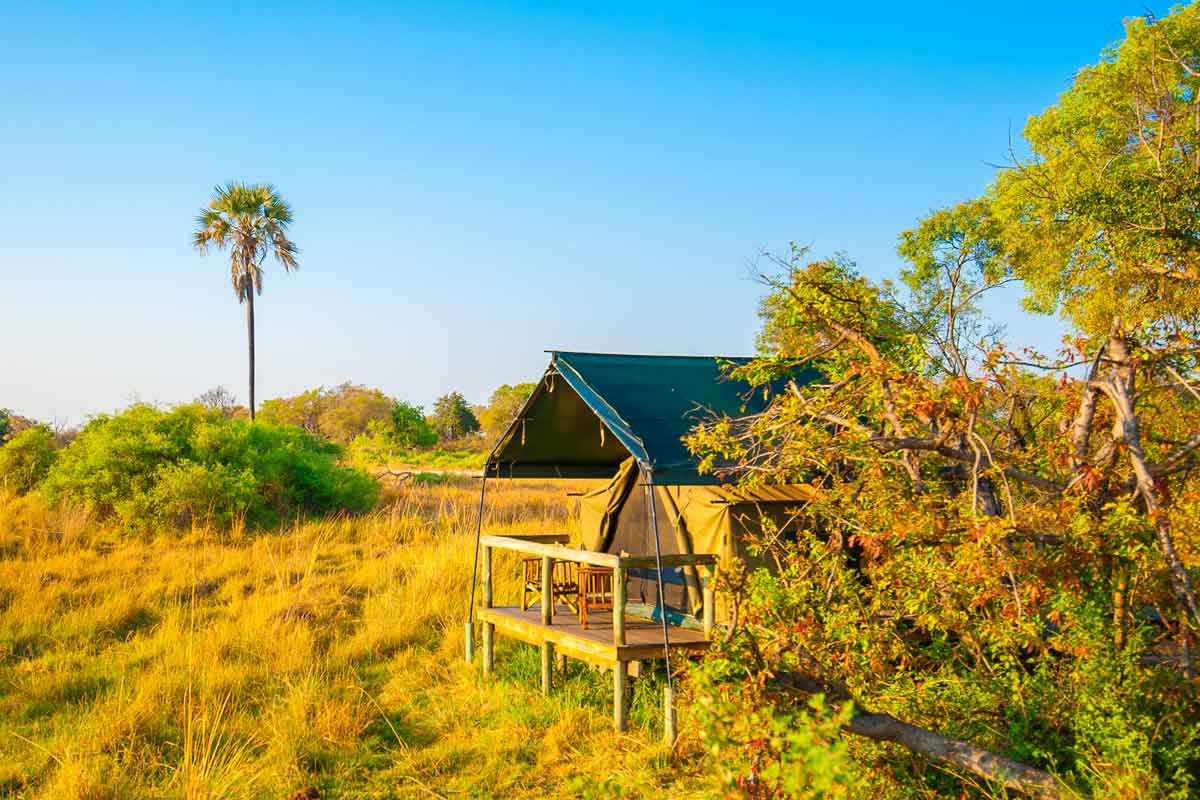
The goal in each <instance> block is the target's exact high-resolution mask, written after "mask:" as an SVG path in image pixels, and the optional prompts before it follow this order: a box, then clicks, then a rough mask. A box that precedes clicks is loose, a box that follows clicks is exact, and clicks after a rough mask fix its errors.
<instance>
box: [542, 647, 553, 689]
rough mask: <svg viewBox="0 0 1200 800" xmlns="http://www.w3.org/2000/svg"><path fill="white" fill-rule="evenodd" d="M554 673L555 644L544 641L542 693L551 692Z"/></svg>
mask: <svg viewBox="0 0 1200 800" xmlns="http://www.w3.org/2000/svg"><path fill="white" fill-rule="evenodd" d="M553 674H554V645H553V644H551V643H550V642H542V694H550V683H551V676H552V675H553Z"/></svg>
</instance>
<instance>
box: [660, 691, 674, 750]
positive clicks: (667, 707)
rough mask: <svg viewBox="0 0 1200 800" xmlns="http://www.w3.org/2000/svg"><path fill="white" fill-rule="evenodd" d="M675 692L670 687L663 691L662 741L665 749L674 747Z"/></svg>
mask: <svg viewBox="0 0 1200 800" xmlns="http://www.w3.org/2000/svg"><path fill="white" fill-rule="evenodd" d="M675 736H676V733H675V692H674V690H672V689H671V687H670V686H667V687H665V688H664V689H663V740H664V741H665V742H666V744H667V747H674V746H675Z"/></svg>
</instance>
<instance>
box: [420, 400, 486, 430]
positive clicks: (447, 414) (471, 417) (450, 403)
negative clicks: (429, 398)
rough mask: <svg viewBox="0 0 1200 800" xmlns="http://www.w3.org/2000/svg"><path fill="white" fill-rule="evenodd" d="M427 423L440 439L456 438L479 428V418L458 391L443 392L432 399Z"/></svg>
mask: <svg viewBox="0 0 1200 800" xmlns="http://www.w3.org/2000/svg"><path fill="white" fill-rule="evenodd" d="M429 424H430V425H432V426H433V429H434V430H435V431H437V434H438V438H439V439H442V440H452V439H458V438H461V437H463V436H466V435H468V434H471V433H476V432H477V431H478V430H479V420H478V419H476V418H475V413H474V412H473V411H471V406H470V405H468V404H467V401H466V400H465V399H464V398H463V396H462V395H461V394H459V393H458V392H450V393H448V394H444V395H442V396H441V397H439V398H438V399H437V400H436V401H434V404H433V413H432V414H431V415H430V417H429Z"/></svg>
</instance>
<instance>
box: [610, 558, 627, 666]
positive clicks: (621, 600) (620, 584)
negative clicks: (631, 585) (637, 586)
mask: <svg viewBox="0 0 1200 800" xmlns="http://www.w3.org/2000/svg"><path fill="white" fill-rule="evenodd" d="M625 575H626V573H625V568H624V567H617V568H615V569H614V570H613V618H612V619H613V644H615V645H616V646H617V647H624V646H625V602H626V596H625Z"/></svg>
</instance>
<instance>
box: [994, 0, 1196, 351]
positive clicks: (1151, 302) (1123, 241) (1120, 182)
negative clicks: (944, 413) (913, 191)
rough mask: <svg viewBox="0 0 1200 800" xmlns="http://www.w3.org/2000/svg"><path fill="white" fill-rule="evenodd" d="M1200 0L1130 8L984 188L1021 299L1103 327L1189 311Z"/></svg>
mask: <svg viewBox="0 0 1200 800" xmlns="http://www.w3.org/2000/svg"><path fill="white" fill-rule="evenodd" d="M1197 53H1200V6H1197V5H1196V4H1191V5H1187V6H1183V7H1180V8H1177V9H1176V10H1175V11H1173V12H1172V13H1171V14H1169V15H1168V16H1166V17H1163V18H1162V19H1158V20H1153V19H1147V18H1139V17H1134V18H1132V19H1129V20H1127V21H1126V23H1125V39H1124V41H1122V42H1120V43H1119V44H1118V45H1116V46H1113V47H1111V48H1109V49H1108V50H1106V51H1105V52H1104V54H1103V57H1102V59H1101V60H1100V62H1099V63H1097V64H1095V65H1093V66H1089V67H1085V68H1084V69H1081V70H1080V71H1079V73H1078V74H1077V75H1076V76H1075V81H1074V83H1073V85H1072V86H1071V87H1070V88H1069V89H1067V90H1066V91H1065V92H1063V94H1062V96H1061V97H1059V100H1058V102H1057V103H1056V104H1055V105H1053V106H1051V107H1050V108H1048V109H1046V110H1045V111H1043V112H1042V113H1041V114H1039V115H1037V116H1034V117H1032V118H1031V119H1030V120H1029V122H1028V124H1027V125H1026V127H1025V138H1026V140H1027V142H1028V144H1029V147H1030V149H1031V151H1032V156H1031V158H1029V159H1028V160H1024V161H1020V162H1018V163H1017V164H1016V165H1015V167H1016V168H1015V169H1011V170H1006V171H1005V172H1003V173H1001V175H1000V177H999V178H998V180H997V181H996V182H995V185H994V186H993V188H992V190H991V192H990V199H991V201H992V210H993V213H994V215H995V217H996V219H997V220H998V221H999V222H1000V223H1001V224H1002V225H1003V228H1004V236H1005V238H1006V243H1005V251H1006V257H1007V259H1008V260H1009V262H1010V263H1011V265H1012V268H1013V270H1014V272H1015V274H1016V275H1017V276H1018V277H1020V278H1021V279H1022V280H1023V281H1024V282H1025V284H1026V286H1027V287H1028V288H1029V290H1030V294H1029V297H1028V299H1027V304H1028V306H1029V307H1030V308H1032V309H1034V310H1037V311H1041V312H1046V313H1053V312H1061V313H1062V314H1063V315H1064V316H1067V317H1069V318H1070V319H1071V320H1073V321H1074V323H1075V324H1076V325H1077V326H1078V327H1079V329H1080V330H1081V331H1084V332H1086V333H1089V334H1092V335H1102V334H1104V333H1106V332H1107V331H1108V329H1109V326H1110V325H1111V323H1112V320H1113V318H1114V317H1121V318H1122V319H1123V320H1124V322H1125V324H1126V325H1127V326H1129V327H1131V328H1133V329H1137V328H1141V327H1143V326H1146V325H1151V326H1161V325H1163V324H1164V323H1166V322H1172V323H1183V324H1189V323H1191V322H1194V321H1195V320H1196V319H1197V318H1198V316H1200V216H1198V215H1197V214H1196V205H1197V201H1198V199H1200V168H1198V167H1200V126H1197V125H1196V117H1197V109H1198V108H1200V70H1198V69H1197V67H1198V66H1200V64H1198V62H1197V57H1196V54H1197Z"/></svg>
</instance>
